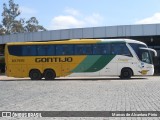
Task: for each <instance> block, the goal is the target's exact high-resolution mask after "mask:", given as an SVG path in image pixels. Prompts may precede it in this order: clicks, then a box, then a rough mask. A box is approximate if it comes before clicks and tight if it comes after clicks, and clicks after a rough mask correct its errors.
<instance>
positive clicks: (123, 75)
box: [120, 68, 132, 79]
mask: <svg viewBox="0 0 160 120" xmlns="http://www.w3.org/2000/svg"><path fill="white" fill-rule="evenodd" d="M131 76H132V70H131V69H129V68H124V69H122V71H121V76H120V78H121V79H130V78H131Z"/></svg>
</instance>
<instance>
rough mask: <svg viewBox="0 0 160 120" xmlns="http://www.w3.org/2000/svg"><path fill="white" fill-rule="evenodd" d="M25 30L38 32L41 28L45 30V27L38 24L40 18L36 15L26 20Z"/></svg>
mask: <svg viewBox="0 0 160 120" xmlns="http://www.w3.org/2000/svg"><path fill="white" fill-rule="evenodd" d="M26 24H27V25H26V26H25V31H27V32H31V31H32V32H37V31H39V30H45V28H44V27H43V26H41V25H39V24H38V20H37V19H36V18H35V17H31V18H30V19H29V20H28V21H26Z"/></svg>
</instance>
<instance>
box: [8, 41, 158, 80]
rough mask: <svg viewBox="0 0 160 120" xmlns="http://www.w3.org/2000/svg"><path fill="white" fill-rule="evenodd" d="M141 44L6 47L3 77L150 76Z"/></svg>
mask: <svg viewBox="0 0 160 120" xmlns="http://www.w3.org/2000/svg"><path fill="white" fill-rule="evenodd" d="M151 51H152V52H154V53H155V55H156V54H157V53H156V51H155V50H153V49H150V48H148V47H147V45H146V44H145V43H143V42H139V41H135V40H130V39H106V40H94V39H93V40H88V39H81V40H64V41H50V42H20V43H7V44H6V47H5V62H6V74H7V76H12V77H30V78H31V79H33V80H38V79H42V78H45V79H46V80H48V79H54V78H56V77H62V76H63V77H65V76H72V77H78V76H79V77H82V76H91V77H92V76H95V77H96V76H119V77H120V78H122V79H129V78H131V76H141V75H153V74H154V65H153V62H152V57H151V53H150V52H151Z"/></svg>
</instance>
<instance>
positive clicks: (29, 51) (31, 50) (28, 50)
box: [22, 45, 37, 56]
mask: <svg viewBox="0 0 160 120" xmlns="http://www.w3.org/2000/svg"><path fill="white" fill-rule="evenodd" d="M22 55H23V56H36V55H37V47H36V46H35V45H26V46H23V47H22Z"/></svg>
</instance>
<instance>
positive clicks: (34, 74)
mask: <svg viewBox="0 0 160 120" xmlns="http://www.w3.org/2000/svg"><path fill="white" fill-rule="evenodd" d="M29 77H30V78H31V80H41V79H42V74H41V72H40V71H39V70H38V69H32V70H31V71H30V72H29Z"/></svg>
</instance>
